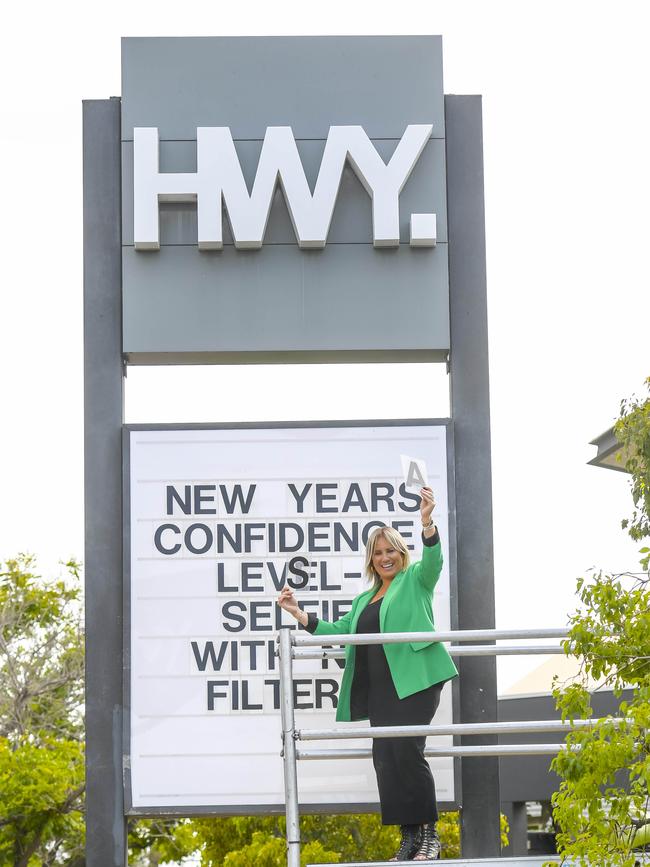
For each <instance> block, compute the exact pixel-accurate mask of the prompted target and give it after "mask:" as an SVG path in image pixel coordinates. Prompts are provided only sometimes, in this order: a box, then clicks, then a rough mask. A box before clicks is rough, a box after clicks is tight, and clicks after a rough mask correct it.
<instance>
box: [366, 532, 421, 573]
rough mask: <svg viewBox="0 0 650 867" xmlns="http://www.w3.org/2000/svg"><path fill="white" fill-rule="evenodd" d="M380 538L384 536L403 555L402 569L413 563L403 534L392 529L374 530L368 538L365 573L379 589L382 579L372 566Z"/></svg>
mask: <svg viewBox="0 0 650 867" xmlns="http://www.w3.org/2000/svg"><path fill="white" fill-rule="evenodd" d="M380 536H383V537H384V539H385V540H386V541H387V542H388V544H389V545H392V546H393V548H395V550H396V551H399V552H400V554H401V555H402V569H406V567H407V566H408V565H409V563H410V562H411V557H410V555H409V549H408V547H407V545H406V540H405V539H404V536H402V534H401V533H399V532H398V531H397V530H394V529H393V528H392V527H377V528H376V529H374V530H373V531H372V533H371V534H370V535H369V536H368V541H367V543H366V562H365V566H364V572H365V574H366V577H367V579H368V581H374V584H375V586H377V587H378V586H379V585H380V584H381V578H380V577H379V575H378V574H377V572H376V570H375V567H374V566H373V565H372V558H373V556H374V553H375V546H376V544H377V539H379V537H380Z"/></svg>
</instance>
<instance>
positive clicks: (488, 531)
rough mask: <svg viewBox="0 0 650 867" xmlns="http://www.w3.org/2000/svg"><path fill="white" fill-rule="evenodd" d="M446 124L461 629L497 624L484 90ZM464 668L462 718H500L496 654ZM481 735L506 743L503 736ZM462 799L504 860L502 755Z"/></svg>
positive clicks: (483, 766) (485, 853) (487, 847)
mask: <svg viewBox="0 0 650 867" xmlns="http://www.w3.org/2000/svg"><path fill="white" fill-rule="evenodd" d="M445 128H446V136H447V196H448V199H447V214H448V221H449V305H450V308H449V318H450V329H451V333H450V337H451V343H450V346H451V347H452V348H451V352H450V368H449V372H450V389H451V416H452V418H453V420H454V451H455V472H456V528H457V529H456V540H457V569H458V629H492V628H494V625H495V606H494V554H493V540H492V463H491V459H490V392H489V377H488V336H487V335H488V332H487V287H486V274H485V209H484V199H483V133H482V118H481V98H480V96H445ZM454 347H458V350H457V351H454ZM458 669H459V673H460V683H459V688H460V722H462V723H472V722H476V723H479V722H496V721H497V679H496V658H495V657H466V658H464V659H461V660H460V661H459V666H458ZM478 740H479V742H481V743H485V744H489V743H496V742H497V738H496V737H493V738H489V737H485V738H481V739H478ZM461 743H462V744H463V746H465V745H467V746H470V745H471V744H475V743H477V738H475V737H474V738H472V737H464V738H462V739H461ZM461 799H462V812H461V849H462V853H463V857H464V858H488V857H498V856H499V855H500V854H501V835H500V827H499V822H500V819H499V813H500V803H499V760H498V758H480V759H479V758H472V759H470V760H469V761H467V760H461Z"/></svg>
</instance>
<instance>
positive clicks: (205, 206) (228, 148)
mask: <svg viewBox="0 0 650 867" xmlns="http://www.w3.org/2000/svg"><path fill="white" fill-rule="evenodd" d="M431 130H432V126H431V124H412V125H409V126H407V127H406V131H405V132H404V135H403V136H402V138H401V139H400V141H399V143H398V145H397V147H396V148H395V152H394V153H393V156H392V157H391V159H390V160H389V162H388V164H386V163H384V161H383V159H382V158H381V156H380V155H379V154H378V153H377V151H376V149H375V147H374V145H373V144H372V142H371V141H370V139H369V138H368V136H367V135H366V133H365V132H364V130H363V129H362V127H360V126H331V127H330V130H329V134H328V136H327V142H326V144H325V151H324V153H323V159H322V162H321V166H320V171H319V173H318V178H317V180H316V185H315V188H314V194H313V196H312V194H311V191H310V189H309V184H308V182H307V178H306V177H305V172H304V169H303V165H302V161H301V159H300V155H299V153H298V148H297V146H296V141H295V138H294V135H293V131H292V129H291V127H288V126H271V127H268V128H267V130H266V135H265V136H264V142H263V144H262V151H261V154H260V159H259V164H258V167H257V174H256V175H255V181H254V183H253V189H252V192H251V194H250V195H249V193H248V189H247V187H246V181H245V180H244V175H243V173H242V170H241V165H240V162H239V158H238V156H237V152H236V151H235V145H234V142H233V139H232V134H231V132H230V129H229V128H228V127H222V126H219V127H198V129H197V131H196V165H197V171H196V172H194V173H191V172H186V173H174V172H161V171H160V170H159V143H158V129H157V128H156V127H136V128H135V129H134V131H133V200H134V223H133V235H134V244H135V248H136V250H158V249H159V248H160V238H159V220H158V203H159V202H196V204H197V218H198V245H199V248H200V249H202V250H220V249H221V248H222V247H223V235H222V224H221V214H222V211H221V207H222V200H223V202H224V204H225V207H226V210H227V212H228V218H229V220H230V226H231V229H232V234H233V238H234V242H235V247H238V248H239V249H257V248H259V247H261V246H262V242H263V240H264V233H265V231H266V224H267V222H268V218H269V213H270V210H271V205H272V203H273V195H274V192H275V187H276V184H277V182H278V180H279V182H280V184H281V186H282V190H283V192H284V197H285V200H286V203H287V207H288V209H289V215H290V217H291V222H292V223H293V228H294V231H295V233H296V238H297V240H298V245H299V246H300V247H304V248H310V247H311V248H320V247H324V246H325V243H326V241H327V234H328V232H329V227H330V223H331V221H332V215H333V213H334V206H335V204H336V198H337V196H338V192H339V187H340V184H341V177H342V175H343V168H344V166H345V162H346V160H349V162H350V165H351V166H352V168H353V170H354V172H355V173H356V175H357V177H358V178H359V180H360V181H361V183H362V184H363V186H364V188H365V189H366V191H367V193H368V195H369V196H370V197H371V199H372V236H373V244H374V245H375V247H397V246H398V245H399V194H400V192H401V191H402V188H403V186H404V184H405V183H406V181H407V179H408V177H409V175H410V174H411V171H412V170H413V167H414V166H415V164H416V162H417V161H418V158H419V157H420V154H421V153H422V150H423V148H424V146H425V144H426V142H427V140H428V139H429V136H430V135H431ZM410 234H411V237H410V243H411V245H412V246H420V247H422V246H426V247H432V246H434V245H435V243H436V215H435V214H413V215H411V233H410Z"/></svg>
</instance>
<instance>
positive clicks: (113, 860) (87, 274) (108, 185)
mask: <svg viewBox="0 0 650 867" xmlns="http://www.w3.org/2000/svg"><path fill="white" fill-rule="evenodd" d="M83 206H84V407H85V409H84V421H85V433H84V452H85V454H84V465H85V482H84V487H85V504H86V512H85V534H86V535H85V538H86V556H85V575H86V841H87V842H86V864H87V867H124V865H125V864H126V862H127V851H126V836H127V835H126V822H125V818H124V803H123V787H122V443H121V430H122V419H123V377H122V352H121V347H122V340H121V329H122V316H121V248H120V240H121V239H120V101H119V99H110V100H89V101H86V102H84V104H83Z"/></svg>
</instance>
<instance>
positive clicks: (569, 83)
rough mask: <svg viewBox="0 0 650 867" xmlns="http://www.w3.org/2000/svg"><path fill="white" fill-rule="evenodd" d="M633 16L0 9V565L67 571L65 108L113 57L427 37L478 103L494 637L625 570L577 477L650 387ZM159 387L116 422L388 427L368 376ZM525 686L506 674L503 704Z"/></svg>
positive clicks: (609, 511) (103, 76)
mask: <svg viewBox="0 0 650 867" xmlns="http://www.w3.org/2000/svg"><path fill="white" fill-rule="evenodd" d="M646 8H647V7H646V4H645V3H643V2H619V3H617V4H611V3H604V2H594V0H590V2H578V0H572V2H571V3H567V2H548V0H545V2H543V3H542V2H526V3H522V2H463V0H445V2H426V3H408V2H404V3H399V4H396V3H388V2H383V0H381V2H373V3H361V2H354V0H353V2H350V0H346V2H340V0H330V2H329V3H327V4H311V3H304V2H302V3H294V2H281V0H279V2H275V3H268V2H261V0H255V2H248V3H241V4H239V5H236V4H221V3H205V2H193V0H185V2H183V3H169V2H166V0H156V2H129V3H125V2H112V3H104V4H90V3H83V4H82V3H71V2H65V0H64V2H61V3H58V4H52V3H45V2H37V3H31V4H10V5H8V6H6V7H5V9H4V10H3V12H2V27H1V33H2V50H1V51H0V69H1V72H2V81H3V110H2V116H1V119H0V155H1V166H2V180H3V183H2V191H3V207H2V209H1V210H0V229H1V233H0V237H1V238H2V266H1V267H2V279H1V281H0V323H1V327H2V332H1V333H2V338H1V340H0V364H1V366H0V370H1V374H0V377H1V379H0V406H1V408H2V424H1V425H0V483H1V485H2V488H1V490H2V496H1V498H0V558H4V557H8V556H11V555H13V554H15V553H16V552H18V551H27V550H28V551H33V552H35V553H36V554H38V555H39V557H40V559H41V563H42V566H43V568H44V569H48V570H52V569H54V568H55V567H56V563H57V561H58V560H59V559H61V558H66V557H69V556H71V555H74V556H76V557H79V558H81V557H82V556H83V502H82V473H83V467H82V456H83V449H82V445H83V439H82V418H83V407H82V222H81V221H82V215H81V100H82V99H84V98H105V97H109V96H113V95H119V93H120V42H119V39H120V36H123V35H124V36H135V35H143V36H147V35H149V36H155V35H166V36H176V35H177V36H182V35H187V36H191V35H229V34H230V35H242V34H250V35H256V34H261V35H263V34H267V35H273V34H365V33H368V34H374V33H376V34H390V33H396V34H400V33H441V34H442V36H443V52H444V74H445V90H446V92H447V93H481V94H483V112H484V148H485V194H486V224H487V251H488V308H489V332H490V333H489V337H490V391H491V411H492V468H493V482H494V540H495V556H496V586H497V625H498V626H499V627H502V628H512V627H516V626H529V627H533V626H552V625H563V624H564V623H565V619H566V614H567V612H568V611H570V610H571V609H572V608H573V606H574V599H573V592H574V587H575V579H576V577H577V576H578V575H580V574H583V573H584V572H585V570H586V569H587V568H589V567H590V566H593V565H598V566H602V567H604V568H606V569H612V570H616V571H623V570H631V569H632V570H633V569H637V568H638V558H637V555H636V548H637V546H636V545H634V544H632V543H631V542H629V541H628V540H627V538H626V537H625V535H624V534H623V531H622V530H621V529H620V519H621V517H623V516H625V515H626V514H628V512H629V493H628V482H627V479H626V477H625V476H624V475H622V474H619V473H614V472H609V471H604V470H599V469H595V468H593V467H588V466H587V465H586V461H587V460H588V459H589V458H591V457H592V456H593V454H594V451H595V450H594V448H593V447H592V446H589V445H588V442H589V440H590V439H592V438H593V437H594V436H596V435H597V434H599V433H600V432H601V431H603V430H604V429H605V428H607V427H609V426H610V424H611V423H612V422H613V420H614V419H615V417H616V415H617V413H618V407H619V403H620V400H621V398H623V397H624V396H626V395H629V394H631V393H633V392H635V391H637V392H640V390H641V386H642V382H643V380H644V378H645V377H646V376H648V375H650V358H649V355H650V352H649V347H650V341H649V340H648V330H649V329H648V322H649V320H650V292H649V289H648V287H649V272H650V265H649V259H648V254H647V250H648V235H649V230H650V220H649V216H648V213H649V212H648V201H649V200H650V168H649V166H650V160H649V158H648V125H647V120H646V116H647V113H648V109H647V106H648V92H649V86H650V52H648V49H647V32H648V31H647V24H648V20H647V16H646ZM163 374H164V376H163V377H161V375H160V373H159V372H152V371H145V370H135V371H134V370H132V371H130V373H129V378H128V384H127V388H128V390H127V410H128V416H127V421H169V420H185V421H204V420H205V421H207V420H209V421H221V420H226V419H230V420H243V419H254V418H258V419H272V418H279V419H281V418H342V417H373V416H374V417H376V416H378V415H380V414H385V415H386V416H401V415H403V413H402V411H401V407H400V406H395V407H393V406H392V405H391V402H390V401H387V400H385V392H381V391H380V392H378V391H377V389H376V388H374V387H372V388H370V389H369V388H368V382H369V372H368V370H367V368H365V367H364V366H360V367H354V368H340V367H339V368H336V369H332V368H316V367H310V368H301V369H299V370H297V371H293V372H289V371H283V370H281V369H280V368H278V367H273V368H248V369H245V370H244V371H243V372H241V374H237V373H235V372H234V371H233V370H232V369H230V368H228V369H224V368H215V369H212V370H209V371H205V370H197V369H190V370H185V371H170V370H167V371H164V372H163ZM391 375H392V376H394V377H395V381H398V380H399V382H400V383H402V384H404V383H406V384H407V387H408V401H409V404H410V406H412V407H413V409H412V412H409V415H423V416H436V415H437V416H440V415H445V414H446V413H447V412H448V403H447V396H446V395H447V385H446V377H445V375H444V373H443V370H442V368H438V369H437V370H436V371H432V370H431V368H430V367H427V366H424V367H423V368H419V369H418V368H417V367H416V366H411V365H409V366H406V367H400V368H399V369H393V370H392V372H391ZM333 376H335V377H336V381H341V382H344V383H346V390H345V391H346V397H345V399H341V398H340V396H339V395H338V394H337V390H336V388H335V387H332V384H331V380H332V377H333ZM339 377H341V379H340V380H339ZM181 382H185V383H187V382H189V383H190V385H191V391H190V395H189V396H186V398H185V399H184V402H181V400H180V398H178V395H177V390H178V389H177V386H178V384H179V383H181ZM242 383H243V384H244V385H245V387H244V388H242ZM249 383H250V387H248V385H247V384H249ZM206 391H207V393H208V394H211V395H214V397H212V398H209V399H208V400H206V398H205V394H206ZM307 392H309V394H308V393H307ZM251 394H254V395H255V403H254V404H253V403H251ZM309 395H311V396H309ZM424 396H426V398H425V397H424ZM378 403H381V405H382V406H383V407H384V408H385V412H384V413H378V412H377V405H378ZM461 578H462V576H461ZM536 664H537V661H536V660H535V659H532V660H528V661H523V660H518V661H506V662H503V663H501V668H500V683H501V686H502V687H505V686H507V685H508V683H509V682H510V681H512V679H513V678H514V677H515V676H516V675H517V673H518V672H521V670H522V669H526V668H529V667H531V665H536Z"/></svg>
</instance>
